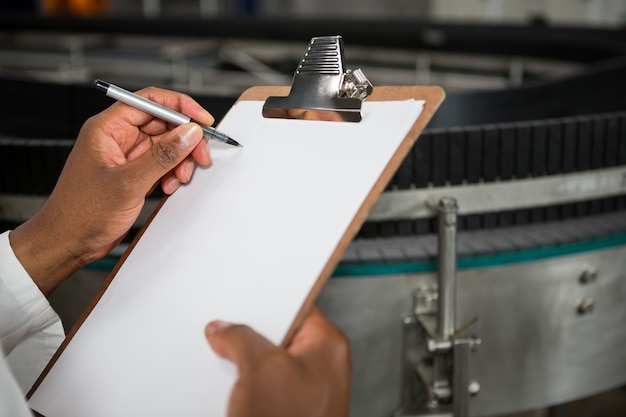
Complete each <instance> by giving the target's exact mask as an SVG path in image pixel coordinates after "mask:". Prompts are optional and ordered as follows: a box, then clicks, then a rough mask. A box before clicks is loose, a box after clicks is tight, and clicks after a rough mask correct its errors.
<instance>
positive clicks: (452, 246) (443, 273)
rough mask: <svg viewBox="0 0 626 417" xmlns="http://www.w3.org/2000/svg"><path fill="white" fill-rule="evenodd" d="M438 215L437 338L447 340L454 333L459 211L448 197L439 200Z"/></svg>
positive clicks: (455, 202)
mask: <svg viewBox="0 0 626 417" xmlns="http://www.w3.org/2000/svg"><path fill="white" fill-rule="evenodd" d="M437 210H438V211H439V241H438V245H439V250H438V255H437V256H438V281H439V309H438V313H437V314H438V317H437V338H438V339H439V340H448V339H449V338H450V337H451V336H452V334H454V331H455V325H456V324H455V315H456V239H457V234H456V223H457V221H456V220H457V213H458V211H459V207H458V205H457V201H456V199H455V198H452V197H443V198H441V199H440V200H439V203H438V205H437Z"/></svg>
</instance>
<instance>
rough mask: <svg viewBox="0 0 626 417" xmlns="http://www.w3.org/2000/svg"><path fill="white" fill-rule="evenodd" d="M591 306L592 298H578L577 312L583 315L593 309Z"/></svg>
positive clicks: (592, 303) (592, 304)
mask: <svg viewBox="0 0 626 417" xmlns="http://www.w3.org/2000/svg"><path fill="white" fill-rule="evenodd" d="M593 306H594V302H593V298H591V297H584V298H583V299H582V300H580V303H579V304H578V314H580V315H584V314H589V313H591V312H592V311H593Z"/></svg>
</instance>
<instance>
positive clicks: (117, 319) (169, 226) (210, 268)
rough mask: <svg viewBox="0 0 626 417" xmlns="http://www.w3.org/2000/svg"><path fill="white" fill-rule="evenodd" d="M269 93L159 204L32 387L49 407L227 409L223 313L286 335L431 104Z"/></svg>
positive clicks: (228, 120) (77, 416)
mask: <svg viewBox="0 0 626 417" xmlns="http://www.w3.org/2000/svg"><path fill="white" fill-rule="evenodd" d="M262 105H263V102H260V101H243V102H240V103H238V104H236V105H235V106H234V107H233V108H232V109H231V111H230V112H229V113H228V114H227V116H226V117H225V119H224V120H223V121H222V123H221V124H220V130H222V131H224V132H227V133H228V134H229V135H231V136H232V137H234V138H236V139H237V140H238V141H239V142H241V143H242V144H243V145H244V147H243V148H233V147H228V146H225V145H221V144H214V143H211V146H212V157H213V164H212V166H211V167H209V168H206V169H199V170H197V171H196V173H195V174H194V178H193V180H192V181H191V183H190V184H189V185H187V186H185V187H183V188H181V189H179V190H178V191H177V192H176V193H175V194H174V195H173V196H172V197H170V198H169V199H168V200H167V201H166V203H165V204H164V205H163V207H162V208H161V210H160V211H159V213H158V214H157V215H156V217H155V218H154V220H153V221H152V223H151V224H150V226H149V227H148V228H147V230H146V231H145V233H144V235H143V237H142V238H141V239H140V241H139V242H138V243H137V245H136V246H135V248H134V250H133V251H132V253H131V254H130V256H129V257H128V258H127V260H126V261H125V263H124V264H123V265H122V267H121V268H120V270H119V271H118V273H117V275H116V277H115V279H114V280H113V281H112V283H111V285H110V286H109V288H108V289H107V291H106V292H105V294H104V295H103V296H102V298H101V299H100V301H99V302H98V304H97V305H96V307H95V308H94V309H93V311H92V312H91V314H90V315H89V317H88V318H87V319H86V320H85V322H84V323H83V324H82V326H81V328H80V329H79V330H78V332H77V333H76V334H75V335H74V337H73V339H72V341H71V343H69V345H68V346H67V348H66V349H65V351H64V352H63V354H62V355H61V356H60V358H59V359H58V360H57V362H56V363H55V365H54V366H53V367H52V369H51V370H50V372H49V373H48V375H47V377H46V378H45V379H44V381H43V382H42V384H41V385H40V386H39V388H38V389H37V391H36V392H35V393H34V395H33V396H32V397H31V399H30V401H29V405H30V406H31V408H32V409H34V410H36V411H38V412H39V413H41V414H43V415H45V416H47V417H84V416H90V417H123V416H132V417H137V416H151V417H158V416H167V417H171V416H186V417H191V416H203V417H206V416H220V415H226V406H227V401H228V397H229V394H230V390H231V387H232V385H233V383H234V381H235V380H236V372H235V369H234V367H233V366H232V365H231V364H229V363H227V362H226V361H224V360H222V359H220V358H218V357H217V356H216V355H215V354H214V353H213V351H212V350H211V349H210V347H209V346H208V344H207V343H206V340H205V338H204V327H205V325H206V324H207V323H208V322H209V321H211V320H213V319H222V320H226V321H230V322H237V323H246V324H249V325H251V326H253V327H254V328H255V329H256V330H257V331H259V332H260V333H262V334H263V335H265V336H266V337H268V338H269V339H270V340H272V341H273V342H274V343H277V344H278V343H280V342H281V340H282V339H283V338H284V337H285V335H286V332H287V331H288V329H289V327H290V325H291V323H292V322H293V320H294V318H295V317H296V314H297V313H298V310H299V309H300V307H301V305H302V303H303V302H304V300H305V299H306V298H307V295H308V294H309V292H310V291H311V289H312V286H313V285H314V283H315V282H316V280H317V278H318V277H319V276H320V273H321V271H322V269H323V268H324V266H325V265H326V263H327V262H328V259H329V257H330V256H331V254H332V253H333V251H334V250H335V248H336V247H337V244H338V242H339V241H340V239H341V238H342V236H343V234H344V233H345V231H346V229H347V227H348V226H349V224H350V222H351V221H352V219H353V217H354V215H355V214H356V213H357V212H358V210H359V208H360V206H361V205H362V203H363V201H364V199H365V198H366V197H367V195H368V194H369V192H370V190H371V188H372V186H373V185H374V184H375V183H376V181H377V180H378V178H379V176H380V174H381V173H382V172H383V170H384V169H385V167H386V165H387V164H388V162H389V160H390V159H391V157H392V155H393V154H394V153H395V152H396V150H397V148H398V146H399V144H400V143H401V142H402V140H403V139H404V137H405V136H406V134H407V132H408V130H409V129H410V128H411V126H412V125H413V123H414V122H415V120H416V119H417V117H418V116H419V114H420V113H421V111H422V106H423V102H422V101H415V100H407V101H393V102H366V103H364V106H363V110H362V113H363V120H362V121H361V122H360V123H341V122H320V121H302V120H283V119H265V118H263V117H262V116H261V107H262Z"/></svg>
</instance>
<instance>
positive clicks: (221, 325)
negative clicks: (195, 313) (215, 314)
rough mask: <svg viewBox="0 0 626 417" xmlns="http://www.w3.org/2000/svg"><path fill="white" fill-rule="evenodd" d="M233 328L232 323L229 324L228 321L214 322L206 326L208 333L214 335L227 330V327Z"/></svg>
mask: <svg viewBox="0 0 626 417" xmlns="http://www.w3.org/2000/svg"><path fill="white" fill-rule="evenodd" d="M230 326H232V323H229V322H227V321H222V320H214V321H212V322H210V323H209V324H207V326H206V332H207V333H208V334H213V333H217V332H219V331H220V330H222V329H225V328H227V327H230Z"/></svg>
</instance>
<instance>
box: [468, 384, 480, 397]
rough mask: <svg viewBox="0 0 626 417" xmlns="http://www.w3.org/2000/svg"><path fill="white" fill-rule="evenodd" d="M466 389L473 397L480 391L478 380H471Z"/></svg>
mask: <svg viewBox="0 0 626 417" xmlns="http://www.w3.org/2000/svg"><path fill="white" fill-rule="evenodd" d="M467 391H468V392H469V394H470V395H471V396H472V397H475V396H477V395H478V393H479V392H480V384H479V383H478V381H471V382H470V383H469V385H468V386H467Z"/></svg>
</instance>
